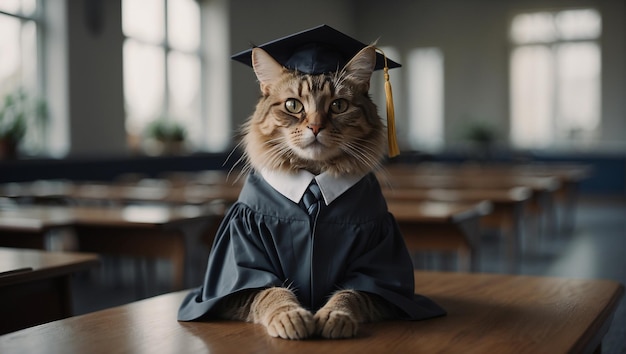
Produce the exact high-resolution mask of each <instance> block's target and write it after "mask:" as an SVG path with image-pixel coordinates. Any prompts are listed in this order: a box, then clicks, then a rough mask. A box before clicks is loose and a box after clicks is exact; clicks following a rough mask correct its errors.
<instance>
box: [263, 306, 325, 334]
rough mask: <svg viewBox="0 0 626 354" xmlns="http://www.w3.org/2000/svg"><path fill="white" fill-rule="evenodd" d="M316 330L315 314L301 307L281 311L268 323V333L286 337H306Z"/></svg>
mask: <svg viewBox="0 0 626 354" xmlns="http://www.w3.org/2000/svg"><path fill="white" fill-rule="evenodd" d="M314 332H315V320H314V319H313V314H312V313H311V312H309V311H307V310H305V309H302V308H299V309H294V310H289V311H284V312H280V313H278V314H276V315H274V317H272V319H271V320H270V321H269V323H268V324H267V333H268V334H269V335H270V336H272V337H280V338H284V339H304V338H308V337H310V336H311V335H312V334H313V333H314Z"/></svg>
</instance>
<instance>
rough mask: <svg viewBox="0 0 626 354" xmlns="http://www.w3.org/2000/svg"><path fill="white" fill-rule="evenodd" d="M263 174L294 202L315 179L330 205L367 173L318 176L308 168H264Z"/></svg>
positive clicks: (297, 200)
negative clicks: (280, 170) (289, 171)
mask: <svg viewBox="0 0 626 354" xmlns="http://www.w3.org/2000/svg"><path fill="white" fill-rule="evenodd" d="M261 176H263V178H264V179H265V181H266V182H267V183H269V185H270V186H272V187H273V188H274V189H276V190H277V191H278V192H279V193H280V194H282V195H284V196H285V197H287V198H289V199H290V200H291V201H293V202H294V203H298V202H299V201H300V199H302V195H303V194H304V192H305V191H306V189H307V188H308V187H309V184H311V181H312V180H314V179H315V181H316V182H317V185H318V186H319V187H320V190H321V191H322V196H323V197H324V202H325V203H326V205H330V203H332V202H333V201H334V200H335V199H337V198H338V197H339V196H340V195H342V194H343V193H344V192H345V191H347V190H348V189H350V187H352V186H354V185H355V184H356V183H357V182H358V181H360V180H361V178H363V176H365V174H360V175H346V176H339V177H334V176H333V175H331V174H328V173H326V172H324V173H322V174H319V175H317V176H316V175H314V174H312V173H311V172H309V171H306V170H300V171H298V172H297V173H285V172H279V171H270V170H262V171H261Z"/></svg>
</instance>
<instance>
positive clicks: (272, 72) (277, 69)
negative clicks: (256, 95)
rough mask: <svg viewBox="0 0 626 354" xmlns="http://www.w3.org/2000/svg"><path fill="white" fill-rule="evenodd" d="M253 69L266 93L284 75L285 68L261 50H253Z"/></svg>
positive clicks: (262, 89)
mask: <svg viewBox="0 0 626 354" xmlns="http://www.w3.org/2000/svg"><path fill="white" fill-rule="evenodd" d="M252 68H253V69H254V73H255V74H256V77H257V79H258V80H259V82H260V84H261V91H263V92H264V93H266V90H267V88H268V87H269V86H271V85H272V83H273V82H274V81H276V80H277V79H278V78H279V77H280V75H281V74H282V73H283V66H282V65H280V64H279V63H278V62H277V61H276V60H275V59H274V58H272V56H271V55H269V54H268V53H267V52H266V51H264V50H263V49H261V48H254V49H252Z"/></svg>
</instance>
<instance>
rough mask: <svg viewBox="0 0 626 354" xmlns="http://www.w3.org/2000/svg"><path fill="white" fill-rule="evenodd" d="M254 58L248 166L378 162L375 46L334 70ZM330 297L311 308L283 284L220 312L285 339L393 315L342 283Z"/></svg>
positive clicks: (363, 169) (351, 167)
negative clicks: (255, 95)
mask: <svg viewBox="0 0 626 354" xmlns="http://www.w3.org/2000/svg"><path fill="white" fill-rule="evenodd" d="M252 64H253V68H254V72H255V74H256V76H257V79H258V81H259V83H260V90H261V93H262V97H261V98H260V100H259V102H258V104H257V106H256V110H255V112H254V114H253V115H252V117H251V118H250V119H249V120H248V122H247V123H246V124H245V125H244V129H243V131H244V134H243V143H244V146H245V157H246V158H247V163H248V165H247V169H248V170H250V169H251V170H273V171H280V172H286V173H292V172H296V171H298V170H301V169H304V170H307V171H309V172H311V173H313V174H315V175H317V174H320V173H322V172H326V173H330V174H332V175H334V176H340V175H345V174H348V175H359V174H361V175H362V174H366V173H368V172H371V171H374V170H376V169H378V168H379V167H381V162H382V160H383V157H384V154H385V152H386V142H387V140H386V139H387V135H386V130H385V126H384V125H383V123H382V121H381V119H380V117H379V116H378V113H377V108H376V106H375V104H374V103H373V102H372V100H371V98H370V97H369V94H368V91H369V85H370V77H371V75H372V72H373V70H374V67H375V64H376V49H375V47H373V46H366V47H365V48H363V49H362V50H361V51H359V52H358V53H357V54H356V55H355V56H354V57H353V58H352V59H351V60H350V61H349V62H348V63H347V64H346V65H345V66H344V67H343V68H342V69H341V70H338V71H336V72H334V73H326V74H317V75H311V74H302V73H298V72H296V71H295V70H290V69H287V68H285V67H283V66H282V65H281V64H279V63H278V62H277V61H276V60H275V59H274V58H273V57H272V56H270V55H269V54H268V53H267V52H266V51H264V50H263V49H261V48H254V49H253V51H252ZM329 296H330V298H329V300H328V301H327V302H326V304H325V305H324V306H323V307H321V308H320V309H319V310H317V311H316V312H315V313H311V312H310V311H309V310H307V309H305V308H303V307H302V306H301V305H300V303H299V302H298V300H297V298H296V296H295V294H294V292H293V291H292V289H290V288H289V287H271V288H268V289H264V290H247V291H242V292H239V293H237V294H234V295H231V296H229V297H227V298H226V299H225V300H224V301H223V302H222V303H221V306H220V308H219V311H218V312H219V316H220V317H222V318H225V319H233V320H241V321H248V322H253V323H259V324H262V325H264V326H265V327H266V328H267V332H268V333H269V335H271V336H273V337H281V338H286V339H304V338H308V337H310V336H312V335H318V336H322V337H324V338H349V337H353V336H355V335H356V334H357V331H358V327H359V324H360V323H363V322H372V321H380V320H382V319H385V318H391V317H393V315H394V311H393V309H392V307H391V306H390V305H389V304H388V303H387V302H386V301H384V300H382V299H381V298H379V297H378V296H377V295H374V294H370V293H365V292H359V291H355V290H350V289H343V290H339V291H337V292H335V293H334V294H329Z"/></svg>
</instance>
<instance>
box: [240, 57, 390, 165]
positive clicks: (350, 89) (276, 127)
mask: <svg viewBox="0 0 626 354" xmlns="http://www.w3.org/2000/svg"><path fill="white" fill-rule="evenodd" d="M252 63H253V68H254V71H255V73H256V75H257V78H258V79H259V83H260V87H261V92H262V94H263V96H262V97H261V99H260V100H259V102H258V104H257V107H256V110H255V112H254V114H253V116H252V117H251V119H250V120H249V121H248V123H247V124H246V126H245V127H244V128H245V130H244V131H245V137H244V143H245V147H246V155H247V157H248V160H249V163H250V164H251V166H252V167H253V168H255V169H270V170H280V171H283V172H294V171H296V170H299V169H306V170H309V171H310V172H313V173H321V172H330V173H332V174H334V175H340V174H358V173H365V172H368V171H371V170H372V169H374V168H375V167H377V166H378V165H379V163H380V161H381V159H382V157H383V154H384V150H385V132H384V126H383V124H382V122H381V119H380V117H379V116H378V114H377V112H376V106H375V105H374V104H373V102H372V101H371V99H370V98H369V96H368V89H369V81H370V77H371V74H372V71H373V69H374V66H375V63H376V52H375V49H374V48H373V47H366V48H364V49H363V50H361V51H360V52H359V53H358V54H356V55H355V56H354V58H352V60H351V61H350V62H349V63H348V64H346V66H345V67H344V68H343V69H342V70H339V71H337V72H335V73H330V74H319V75H308V74H302V73H298V72H295V71H292V70H288V69H286V68H284V67H283V66H281V65H280V64H279V63H278V62H276V60H274V59H273V58H272V57H271V56H270V55H269V54H267V52H265V51H264V50H262V49H260V48H255V49H254V50H253V52H252Z"/></svg>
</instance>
